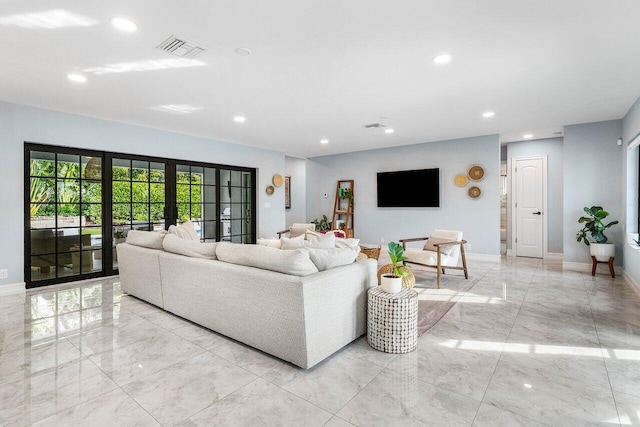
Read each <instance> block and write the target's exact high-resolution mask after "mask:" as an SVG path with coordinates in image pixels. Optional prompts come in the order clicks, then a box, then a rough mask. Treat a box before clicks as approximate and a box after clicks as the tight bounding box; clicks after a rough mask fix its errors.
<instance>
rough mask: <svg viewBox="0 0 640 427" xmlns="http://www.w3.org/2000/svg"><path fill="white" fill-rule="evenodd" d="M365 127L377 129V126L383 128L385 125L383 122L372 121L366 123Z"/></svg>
mask: <svg viewBox="0 0 640 427" xmlns="http://www.w3.org/2000/svg"><path fill="white" fill-rule="evenodd" d="M364 127H365V128H367V129H376V128H383V127H385V126H384V125H383V124H382V123H371V124H368V125H364Z"/></svg>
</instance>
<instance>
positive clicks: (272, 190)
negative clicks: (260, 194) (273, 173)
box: [265, 185, 276, 195]
mask: <svg viewBox="0 0 640 427" xmlns="http://www.w3.org/2000/svg"><path fill="white" fill-rule="evenodd" d="M265 191H266V192H267V194H268V195H272V194H273V192H274V191H276V189H275V188H273V185H269V186H267V189H266V190H265Z"/></svg>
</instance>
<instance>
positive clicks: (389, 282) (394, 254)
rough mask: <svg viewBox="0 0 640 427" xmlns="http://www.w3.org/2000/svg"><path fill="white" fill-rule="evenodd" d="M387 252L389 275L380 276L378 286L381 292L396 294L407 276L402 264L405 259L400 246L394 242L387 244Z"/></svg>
mask: <svg viewBox="0 0 640 427" xmlns="http://www.w3.org/2000/svg"><path fill="white" fill-rule="evenodd" d="M387 252H389V257H390V258H391V273H389V274H383V275H382V277H381V278H380V285H381V286H382V290H383V291H385V292H388V293H390V294H396V293H398V292H400V291H401V290H402V279H403V277H405V276H407V275H408V274H409V273H408V272H407V271H406V270H405V268H406V267H405V266H404V265H403V263H402V261H404V260H406V259H407V258H406V257H405V256H404V249H402V245H400V244H399V243H396V242H389V245H388V250H387Z"/></svg>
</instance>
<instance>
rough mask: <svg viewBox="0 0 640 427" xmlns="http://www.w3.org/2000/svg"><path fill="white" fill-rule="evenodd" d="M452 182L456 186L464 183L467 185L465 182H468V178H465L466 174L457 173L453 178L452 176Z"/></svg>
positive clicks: (462, 185)
mask: <svg viewBox="0 0 640 427" xmlns="http://www.w3.org/2000/svg"><path fill="white" fill-rule="evenodd" d="M453 182H454V183H455V184H456V185H457V186H458V187H464V186H465V185H467V182H469V179H468V178H467V175H465V174H463V173H459V174H458V175H456V177H455V178H453Z"/></svg>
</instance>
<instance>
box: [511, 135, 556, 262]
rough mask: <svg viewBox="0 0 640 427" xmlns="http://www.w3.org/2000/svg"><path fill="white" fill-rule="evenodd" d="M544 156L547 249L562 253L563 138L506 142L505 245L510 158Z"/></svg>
mask: <svg viewBox="0 0 640 427" xmlns="http://www.w3.org/2000/svg"><path fill="white" fill-rule="evenodd" d="M531 156H547V169H548V171H547V172H548V173H547V212H546V215H547V221H548V224H549V227H548V236H547V242H548V251H549V252H551V253H562V247H563V245H562V240H563V231H562V229H563V216H562V206H563V202H562V200H563V179H564V178H563V173H562V171H563V139H562V138H551V139H537V140H535V141H522V142H512V143H509V144H508V145H507V185H508V189H509V191H508V193H507V194H508V195H509V197H508V200H507V248H509V249H510V248H511V238H512V227H513V224H511V213H512V212H511V200H512V199H511V198H512V196H513V195H512V194H511V164H512V161H511V160H512V158H514V157H531Z"/></svg>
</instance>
